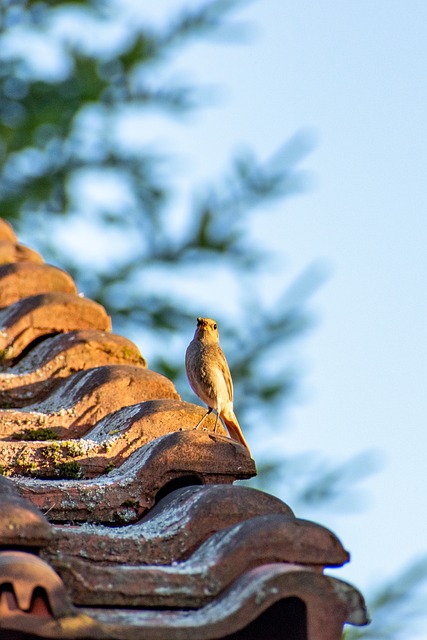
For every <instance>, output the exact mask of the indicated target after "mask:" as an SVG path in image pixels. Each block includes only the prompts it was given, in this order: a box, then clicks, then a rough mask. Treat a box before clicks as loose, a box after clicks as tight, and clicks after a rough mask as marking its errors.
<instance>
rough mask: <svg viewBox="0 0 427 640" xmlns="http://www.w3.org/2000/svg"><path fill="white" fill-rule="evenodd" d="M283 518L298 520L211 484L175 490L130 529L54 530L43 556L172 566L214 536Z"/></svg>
mask: <svg viewBox="0 0 427 640" xmlns="http://www.w3.org/2000/svg"><path fill="white" fill-rule="evenodd" d="M272 513H274V514H279V515H283V516H284V517H286V518H288V519H289V518H294V517H295V516H294V514H293V512H292V510H291V509H290V508H289V507H288V505H287V504H285V503H284V502H282V500H279V498H276V497H274V496H272V495H270V494H268V493H265V492H264V491H258V490H257V489H251V488H250V487H244V486H232V485H228V484H222V485H215V484H214V485H205V486H189V487H184V488H182V489H175V491H172V492H171V493H169V494H168V495H167V496H166V497H164V498H162V499H161V500H160V501H159V502H158V503H157V504H156V505H155V506H154V507H153V508H152V509H150V511H149V512H148V513H147V514H146V515H144V516H143V517H142V518H141V519H140V520H139V521H138V522H136V523H134V524H129V525H127V526H126V527H107V526H103V525H96V526H95V525H89V526H85V525H82V526H80V527H66V526H52V529H53V538H52V539H51V541H50V543H49V546H48V547H47V548H46V549H44V550H43V552H42V553H43V557H44V558H46V559H47V560H50V561H52V562H54V559H55V558H57V557H68V558H73V557H77V558H82V557H83V558H87V559H90V560H91V562H94V563H97V562H102V563H113V564H124V563H127V564H129V565H136V564H139V565H150V564H155V565H165V564H166V565H170V564H173V563H176V562H181V561H183V560H185V559H186V558H189V557H190V556H191V554H192V553H193V552H194V550H195V549H197V548H198V547H199V546H200V545H201V544H202V543H203V542H205V541H206V540H207V539H208V538H209V536H211V535H212V534H214V533H215V532H217V531H221V530H222V529H226V528H227V527H230V526H231V525H235V524H238V523H241V522H245V521H246V520H248V519H250V518H254V517H257V516H265V515H269V514H272Z"/></svg>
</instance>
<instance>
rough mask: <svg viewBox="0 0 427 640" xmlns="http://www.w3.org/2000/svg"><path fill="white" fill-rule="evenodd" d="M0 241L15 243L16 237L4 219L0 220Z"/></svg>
mask: <svg viewBox="0 0 427 640" xmlns="http://www.w3.org/2000/svg"><path fill="white" fill-rule="evenodd" d="M0 240H7V241H8V242H16V235H15V232H14V230H13V227H12V225H11V224H10V222H8V221H7V220H5V219H4V218H0Z"/></svg>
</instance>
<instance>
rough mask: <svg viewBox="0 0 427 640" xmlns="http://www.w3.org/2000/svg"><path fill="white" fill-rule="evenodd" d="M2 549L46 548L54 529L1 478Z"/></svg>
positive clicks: (0, 520) (0, 534)
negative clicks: (17, 547)
mask: <svg viewBox="0 0 427 640" xmlns="http://www.w3.org/2000/svg"><path fill="white" fill-rule="evenodd" d="M0 513H1V518H0V547H1V548H5V547H16V546H19V547H35V548H38V547H44V546H46V545H47V544H48V543H49V542H50V541H51V539H52V537H53V528H52V527H51V525H50V524H49V522H48V521H47V519H46V518H45V517H44V516H43V515H42V513H41V512H40V511H39V509H37V508H36V507H35V506H34V505H32V504H31V503H30V502H29V501H28V500H25V499H24V498H23V497H22V496H21V495H20V493H19V492H18V491H17V489H16V488H15V487H14V485H13V484H12V483H11V482H10V481H9V480H7V479H6V478H3V477H1V476H0Z"/></svg>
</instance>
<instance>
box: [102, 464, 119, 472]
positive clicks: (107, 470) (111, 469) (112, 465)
mask: <svg viewBox="0 0 427 640" xmlns="http://www.w3.org/2000/svg"><path fill="white" fill-rule="evenodd" d="M115 468H116V465H114V464H113V463H112V462H110V464H107V466H106V467H105V469H104V473H110V471H113V470H114V469H115Z"/></svg>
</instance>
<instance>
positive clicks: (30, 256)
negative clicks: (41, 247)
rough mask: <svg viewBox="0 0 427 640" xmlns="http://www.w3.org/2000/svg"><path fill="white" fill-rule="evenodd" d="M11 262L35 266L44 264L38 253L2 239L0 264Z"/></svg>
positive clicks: (0, 243) (0, 242) (0, 241)
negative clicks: (27, 263)
mask: <svg viewBox="0 0 427 640" xmlns="http://www.w3.org/2000/svg"><path fill="white" fill-rule="evenodd" d="M10 262H31V263H33V264H43V262H44V261H43V258H42V257H41V255H40V254H39V253H37V251H34V250H33V249H30V248H29V247H26V246H25V245H23V244H16V243H15V242H11V241H10V240H1V239H0V264H8V263H10Z"/></svg>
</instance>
